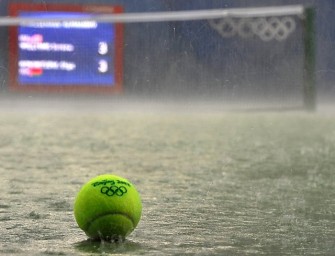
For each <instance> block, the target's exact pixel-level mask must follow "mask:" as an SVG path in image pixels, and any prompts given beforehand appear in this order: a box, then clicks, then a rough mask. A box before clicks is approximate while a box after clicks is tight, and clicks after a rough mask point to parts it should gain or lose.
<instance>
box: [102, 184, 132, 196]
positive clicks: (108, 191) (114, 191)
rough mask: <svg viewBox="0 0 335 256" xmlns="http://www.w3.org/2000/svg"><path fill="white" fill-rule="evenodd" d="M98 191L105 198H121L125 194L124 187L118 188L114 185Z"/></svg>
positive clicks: (125, 189)
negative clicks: (105, 196)
mask: <svg viewBox="0 0 335 256" xmlns="http://www.w3.org/2000/svg"><path fill="white" fill-rule="evenodd" d="M100 191H101V193H102V194H105V195H107V196H114V195H116V196H123V195H124V194H126V193H127V188H126V187H124V186H120V187H118V186H114V185H113V186H110V187H107V186H103V187H102V188H101V190H100Z"/></svg>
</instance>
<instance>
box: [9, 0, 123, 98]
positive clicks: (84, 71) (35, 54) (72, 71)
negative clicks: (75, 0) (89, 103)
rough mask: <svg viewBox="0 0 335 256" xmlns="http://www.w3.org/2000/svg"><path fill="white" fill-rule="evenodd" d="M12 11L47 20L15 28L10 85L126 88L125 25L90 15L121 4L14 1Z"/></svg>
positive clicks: (117, 10) (114, 10) (20, 87)
mask: <svg viewBox="0 0 335 256" xmlns="http://www.w3.org/2000/svg"><path fill="white" fill-rule="evenodd" d="M9 11H10V15H11V16H17V17H23V18H34V19H35V18H36V19H39V18H40V19H46V20H47V21H43V22H42V21H40V20H38V21H34V22H27V23H26V24H21V25H20V26H17V27H11V28H10V36H9V52H10V56H9V67H10V85H9V86H10V88H11V89H14V90H36V91H85V92H99V91H102V92H106V91H108V92H112V93H116V92H121V91H122V63H123V34H122V33H123V31H122V25H121V24H113V23H99V22H97V21H94V20H92V19H89V18H90V17H92V14H99V13H104V14H105V13H112V14H116V13H120V12H122V7H120V6H91V5H48V4H47V5H45V4H43V5H38V4H35V5H34V4H12V5H10V10H9ZM64 17H65V18H66V19H64V20H62V18H64ZM72 18H73V19H74V20H71V19H72ZM76 18H77V20H75V19H76ZM78 18H79V19H80V20H78ZM85 18H88V19H87V20H85Z"/></svg>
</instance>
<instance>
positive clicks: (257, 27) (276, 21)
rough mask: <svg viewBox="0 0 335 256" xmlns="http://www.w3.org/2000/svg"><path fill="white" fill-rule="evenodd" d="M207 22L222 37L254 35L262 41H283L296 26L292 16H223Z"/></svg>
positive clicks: (247, 36)
mask: <svg viewBox="0 0 335 256" xmlns="http://www.w3.org/2000/svg"><path fill="white" fill-rule="evenodd" d="M209 24H210V26H211V27H212V28H214V29H215V30H216V31H217V32H218V33H219V34H220V35H221V36H222V37H233V36H236V35H238V36H240V37H242V38H250V37H252V36H254V35H256V36H258V37H259V38H260V39H261V40H263V41H271V40H277V41H283V40H285V39H286V38H287V37H288V36H289V35H290V34H291V33H292V32H293V31H294V30H295V28H296V22H295V20H294V18H292V17H281V18H279V17H270V18H245V19H236V18H230V17H228V18H224V19H215V20H209Z"/></svg>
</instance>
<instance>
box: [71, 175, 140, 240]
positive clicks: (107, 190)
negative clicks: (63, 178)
mask: <svg viewBox="0 0 335 256" xmlns="http://www.w3.org/2000/svg"><path fill="white" fill-rule="evenodd" d="M141 212H142V203H141V198H140V195H139V193H138V192H137V190H136V188H135V187H134V185H133V184H131V183H130V182H129V181H128V180H126V179H124V178H121V177H119V176H116V175H111V174H105V175H100V176H97V177H95V178H93V179H91V180H90V181H89V182H88V183H86V184H85V185H84V186H83V187H82V188H81V190H80V191H79V193H78V195H77V198H76V200H75V204H74V216H75V219H76V221H77V223H78V226H79V227H80V228H81V229H82V230H84V231H85V233H86V234H87V236H88V237H90V238H92V239H102V240H124V239H125V237H126V236H127V235H129V234H130V233H131V232H132V231H133V230H134V229H135V227H136V226H137V224H138V222H139V221H140V218H141Z"/></svg>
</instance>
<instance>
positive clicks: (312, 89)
mask: <svg viewBox="0 0 335 256" xmlns="http://www.w3.org/2000/svg"><path fill="white" fill-rule="evenodd" d="M303 29H304V71H303V72H304V73H303V94H304V108H305V109H306V110H308V111H314V110H315V109H316V78H315V59H316V53H315V48H316V47H315V43H316V42H315V9H314V8H313V7H306V8H305V9H304V20H303Z"/></svg>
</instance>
